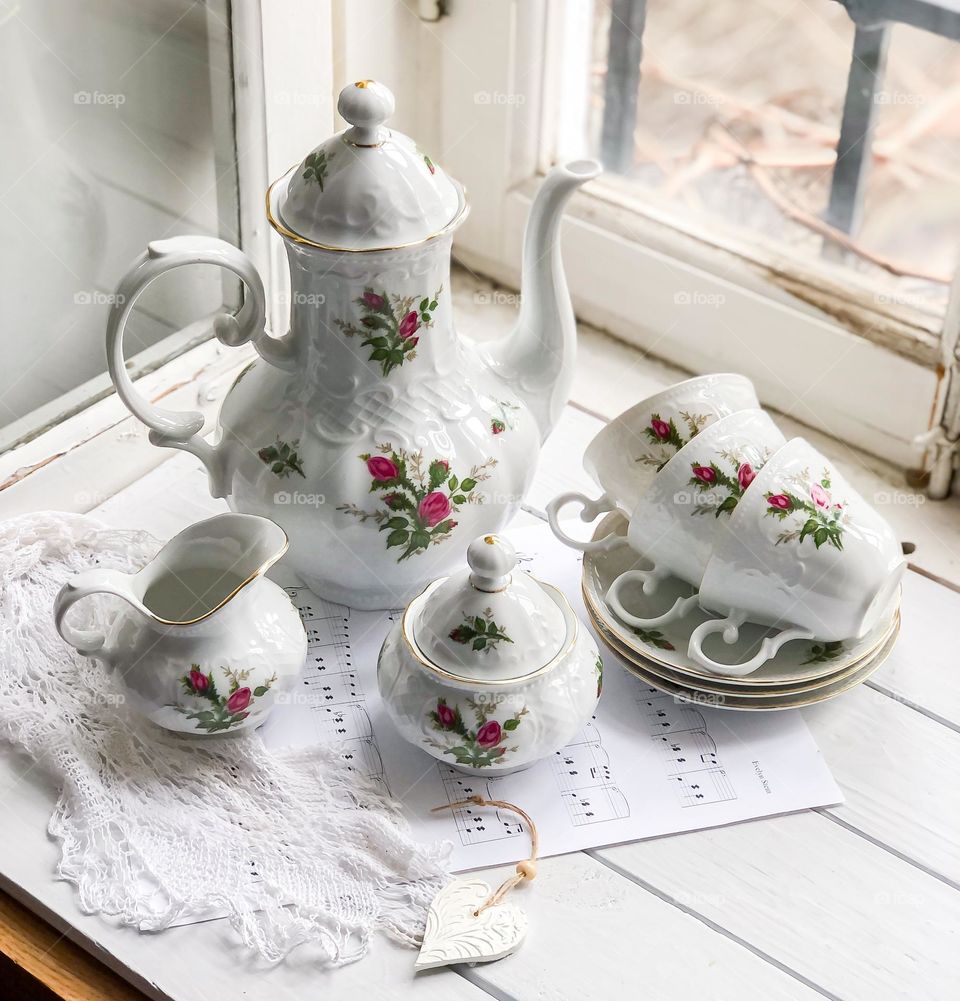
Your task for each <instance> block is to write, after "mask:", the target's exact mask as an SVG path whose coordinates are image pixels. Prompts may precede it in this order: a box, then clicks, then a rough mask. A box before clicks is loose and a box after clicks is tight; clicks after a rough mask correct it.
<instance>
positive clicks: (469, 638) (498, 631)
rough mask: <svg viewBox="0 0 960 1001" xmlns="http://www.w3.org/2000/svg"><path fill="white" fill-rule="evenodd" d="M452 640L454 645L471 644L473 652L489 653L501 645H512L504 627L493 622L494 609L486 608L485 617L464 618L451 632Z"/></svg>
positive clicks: (466, 616)
mask: <svg viewBox="0 0 960 1001" xmlns="http://www.w3.org/2000/svg"><path fill="white" fill-rule="evenodd" d="M448 635H449V636H450V639H452V640H453V642H454V643H462V644H464V645H465V646H466V645H467V644H468V643H469V644H470V649H471V650H478V651H479V650H482V651H485V652H489V651H490V650H495V649H496V648H497V645H498V644H499V643H512V642H513V640H512V639H510V637H509V636H508V635H507V633H506V631H505V630H504V628H503V626H498V625H497V623H496V622H494V620H493V609H492V608H485V609H484V610H483V615H466V614H464V616H463V622H461V623H460V625H458V626H454V627H453V629H451V630H450V632H449V634H448Z"/></svg>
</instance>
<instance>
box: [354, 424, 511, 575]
mask: <svg viewBox="0 0 960 1001" xmlns="http://www.w3.org/2000/svg"><path fill="white" fill-rule="evenodd" d="M377 448H378V449H379V450H380V455H371V454H370V453H369V452H364V453H362V454H361V455H360V459H361V460H362V461H363V462H365V463H366V465H367V472H368V473H369V474H370V479H371V481H372V482H371V484H370V492H371V493H379V494H380V503H381V505H382V507H380V508H378V509H377V510H375V511H366V510H363V509H362V508H359V507H357V506H356V505H354V504H341V505H340V506H339V507H338V508H337V510H338V511H341V512H343V513H344V514H347V515H350V516H352V517H354V518H359V520H360V521H361V522H367V521H371V522H373V523H374V524H375V525H377V527H378V529H379V531H381V532H387V533H388V534H387V537H386V546H387V549H394V548H397V549H402V552H401V553H400V555H399V556H398V557H397V562H398V563H400V562H402V561H403V560H405V559H408V558H409V557H411V556H415V555H417V554H418V553H422V552H424V551H425V550H426V549H427V547H428V546H431V545H435V544H436V543H438V542H442V541H443V540H444V539H445V538H447V537H448V536H449V535H450V533H451V532H452V531H453V530H454V529H455V528H456V527H457V522H456V520H455V519H454V518H453V517H452V515H454V514H456V513H457V511H459V510H460V508H461V507H462V506H463V505H465V504H482V503H483V496H482V495H481V494H480V493H479V492H478V491H477V489H476V487H477V484H479V483H480V482H482V481H483V480H487V479H489V478H490V470H491V469H493V467H494V466H496V464H497V460H496V459H494V458H488V459H486V460H485V461H484V462H483V463H480V464H478V465H475V466H473V467H472V468H471V469H470V473H469V475H468V476H465V477H464V478H463V479H460V478H459V477H458V476H456V475H455V474H454V473H453V472H451V470H450V463H449V462H448V461H447V460H446V459H433V460H432V461H431V462H430V463H429V464H428V465H427V466H426V468H425V467H424V462H425V459H424V455H423V449H417V451H415V452H408V451H406V450H405V449H402V448H397V449H395V448H394V447H393V446H392V445H391V444H390V443H389V442H384V443H383V444H381V445H378V446H377Z"/></svg>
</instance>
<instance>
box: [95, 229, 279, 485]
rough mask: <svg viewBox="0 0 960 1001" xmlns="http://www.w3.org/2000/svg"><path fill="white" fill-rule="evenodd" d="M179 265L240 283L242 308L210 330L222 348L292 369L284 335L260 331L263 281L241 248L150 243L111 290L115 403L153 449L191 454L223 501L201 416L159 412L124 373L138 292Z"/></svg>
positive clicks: (189, 240)
mask: <svg viewBox="0 0 960 1001" xmlns="http://www.w3.org/2000/svg"><path fill="white" fill-rule="evenodd" d="M185 264H216V265H219V266H220V267H222V268H226V269H227V270H228V271H232V272H233V273H234V274H235V275H237V277H238V278H240V279H241V281H243V283H244V284H245V285H246V293H247V294H246V295H244V300H243V306H241V308H240V310H239V312H238V313H237V314H236V315H233V314H231V313H219V314H218V315H217V316H216V317H215V318H214V321H213V331H214V333H215V334H216V336H217V339H218V340H219V341H220V342H221V343H222V344H227V345H229V346H231V347H238V346H239V345H241V344H245V343H246V342H247V341H252V342H253V346H254V347H255V348H256V350H257V352H258V354H260V355H261V356H262V357H263V358H264V359H266V360H267V361H268V362H270V364H271V365H276V366H277V367H278V368H282V369H285V370H287V371H293V370H294V369H295V368H296V367H297V362H296V358H295V357H294V350H293V342H292V341H291V339H290V334H289V333H288V334H287V335H286V336H284V337H281V338H277V337H271V336H270V335H269V334H267V332H266V330H265V329H264V322H265V318H266V298H265V296H264V292H263V282H262V281H261V280H260V275H259V274H258V273H257V269H256V268H255V267H254V266H253V262H252V261H251V260H250V258H249V257H247V255H246V254H245V253H243V251H242V250H238V249H237V248H236V247H234V246H233V245H232V244H229V243H227V242H226V241H224V240H218V239H217V238H216V237H212V236H175V237H171V238H170V239H168V240H155V241H153V242H152V243H150V244H148V245H147V249H146V251H144V253H143V254H141V255H140V257H139V258H137V260H136V261H135V262H134V263H133V265H132V266H131V268H130V270H129V271H128V272H127V273H126V274H125V275H124V276H123V278H122V279H121V281H120V284H119V285H118V286H117V292H116V296H115V298H114V302H113V305H112V306H111V308H110V316H109V319H108V320H107V367H108V368H109V370H110V378H111V379H113V384H114V386H116V389H117V393H118V395H119V396H120V399H121V400H123V402H124V404H125V405H126V407H127V409H128V410H130V412H131V413H132V414H134V415H135V416H136V417H138V418H139V419H140V420H141V421H143V423H144V424H146V425H147V427H149V428H150V441H151V442H152V443H153V444H154V445H165V446H168V447H170V448H180V449H183V450H184V451H187V452H191V453H192V454H193V455H195V456H197V458H198V459H200V461H201V462H202V463H203V464H204V466H205V467H206V469H207V472H208V474H209V476H210V491H211V493H212V494H213V495H214V497H223V496H225V495H226V493H227V492H228V486H227V484H226V483H224V482H223V474H222V470H221V468H220V462H219V456H218V455H217V451H216V449H215V448H214V446H212V445H211V444H210V443H209V442H207V441H206V440H205V439H204V438H202V437H201V436H200V431H201V430H202V428H203V414H201V413H199V412H197V411H192V412H188V413H177V412H176V411H174V410H165V409H164V408H163V407H158V406H156V405H155V404H154V403H151V402H150V401H149V400H146V399H144V397H143V396H141V395H140V393H138V392H137V390H136V388H135V387H134V385H133V382H132V381H131V379H130V376H129V374H128V373H127V368H126V365H125V363H124V357H123V331H124V328H125V327H126V324H127V320H128V318H129V316H130V313H131V311H132V310H133V307H134V304H135V303H136V301H137V299H138V298H139V296H140V293H141V292H143V290H144V289H145V288H146V287H147V286H148V285H149V284H150V283H151V282H152V281H154V280H155V279H157V278H159V277H160V275H162V274H165V273H166V272H167V271H172V270H173V269H174V268H179V267H183V266H184V265H185Z"/></svg>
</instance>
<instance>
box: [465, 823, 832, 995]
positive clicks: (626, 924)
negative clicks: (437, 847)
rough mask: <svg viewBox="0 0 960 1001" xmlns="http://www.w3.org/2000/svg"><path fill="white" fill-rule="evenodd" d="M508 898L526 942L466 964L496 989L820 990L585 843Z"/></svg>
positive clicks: (492, 876)
mask: <svg viewBox="0 0 960 1001" xmlns="http://www.w3.org/2000/svg"><path fill="white" fill-rule="evenodd" d="M667 840H673V839H667ZM679 840H683V839H682V838H681V839H679ZM510 871H511V868H510V867H502V868H498V869H495V870H490V871H487V872H484V873H483V877H484V878H485V879H487V881H488V882H489V883H490V885H491V886H497V885H499V882H500V881H501V880H503V879H504V878H506V876H507V875H509V873H510ZM707 892H709V891H707ZM509 899H510V900H511V901H512V902H513V903H516V904H519V905H521V906H522V907H523V909H524V910H525V911H526V912H527V916H528V918H529V922H530V930H529V932H528V934H527V940H526V943H525V944H524V945H523V947H522V948H521V949H520V950H519V951H518V952H516V953H514V954H513V955H512V956H508V957H507V958H506V959H502V960H500V961H499V962H497V963H492V964H487V965H479V966H475V967H474V968H473V969H472V970H471V971H469V972H467V973H466V974H465V975H466V976H468V977H469V978H470V979H471V980H472V981H473V982H474V983H477V984H480V985H481V986H483V987H486V988H487V989H489V990H490V991H491V993H495V994H496V996H498V997H499V996H501V995H502V994H508V995H512V996H513V997H517V998H523V999H532V998H536V999H537V1001H567V999H571V998H577V999H582V1001H593V999H596V1001H610V999H612V998H620V997H622V998H670V999H676V1001H681V999H683V1001H693V999H707V998H709V999H714V998H717V999H719V998H737V999H738V1001H748V999H752V998H756V999H758V1001H761V999H762V1001H774V999H778V1001H779V999H784V998H794V999H809V1001H812V999H814V998H816V999H818V1001H819V999H820V997H821V995H820V994H819V993H818V992H817V991H816V990H814V989H812V988H811V987H810V986H808V985H807V984H805V983H804V982H803V981H802V980H801V979H798V978H796V977H794V976H791V975H790V973H788V972H785V971H784V970H781V969H778V968H777V967H776V966H774V965H772V964H770V963H768V962H766V961H765V960H764V959H763V958H761V957H759V956H757V955H756V954H754V953H753V952H751V951H750V950H749V949H744V948H743V947H742V946H740V945H739V944H737V943H736V942H734V941H731V940H730V939H729V938H726V937H724V936H722V935H718V934H717V933H716V932H715V931H713V930H712V929H711V928H710V927H708V926H707V925H705V924H704V923H703V922H701V921H699V920H697V919H696V918H694V917H691V916H690V915H689V914H686V913H684V912H683V911H682V910H680V909H678V908H676V907H673V906H672V905H671V904H669V903H667V902H666V901H664V900H661V899H659V898H658V897H657V896H656V895H655V894H653V893H649V892H647V891H646V890H644V889H643V888H641V887H640V886H638V885H636V884H635V883H633V882H631V881H630V880H627V879H624V878H623V877H622V876H621V875H620V874H618V873H617V872H615V871H613V870H612V869H610V868H609V867H607V866H605V865H602V864H601V863H600V862H598V861H596V860H594V859H593V858H590V857H589V856H588V855H586V854H584V853H582V852H578V853H576V854H573V855H562V856H558V857H556V858H550V859H544V860H543V861H541V862H540V863H539V864H538V872H537V878H536V879H535V880H534V881H533V882H532V883H530V884H529V885H527V886H524V887H522V888H520V889H519V890H515V891H513V893H512V894H511V895H510V898H509Z"/></svg>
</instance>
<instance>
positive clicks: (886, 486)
mask: <svg viewBox="0 0 960 1001" xmlns="http://www.w3.org/2000/svg"><path fill="white" fill-rule="evenodd" d="M451 285H452V291H453V299H454V311H455V316H456V322H457V329H458V330H459V332H460V333H462V334H464V335H465V336H468V337H473V338H476V339H478V340H486V339H490V338H493V337H497V336H499V335H501V334H502V333H504V332H505V331H507V330H509V329H510V328H511V326H512V325H513V323H514V322H515V321H516V311H517V308H518V305H519V298H518V296H517V293H516V292H514V291H512V290H509V289H504V288H501V287H500V286H498V285H496V284H494V283H493V282H492V281H490V280H488V279H486V278H484V277H482V276H479V275H475V274H473V273H472V272H470V271H469V270H468V269H466V268H464V267H456V268H455V269H454V271H453V275H452V279H451ZM577 329H578V337H579V353H578V356H577V371H576V375H575V378H574V384H573V389H572V390H571V396H570V405H571V407H573V408H576V410H577V411H579V413H580V415H581V416H582V420H583V422H584V423H585V424H587V425H588V427H587V428H580V429H579V430H580V433H581V434H584V433H585V434H587V435H588V436H592V434H593V433H595V432H594V429H593V426H590V425H595V426H597V427H598V426H599V424H597V423H596V422H598V421H608V420H610V419H612V418H613V417H615V416H616V415H617V414H619V413H621V412H623V411H624V410H626V409H627V408H628V407H630V406H632V405H633V404H635V403H637V402H638V401H639V400H641V399H643V398H644V397H645V396H650V395H652V394H653V393H656V392H659V391H660V390H661V389H664V388H665V387H666V386H669V385H671V384H672V383H674V382H678V381H680V380H681V379H686V378H689V377H690V376H691V375H692V374H694V373H691V372H689V371H685V370H683V369H680V368H677V367H675V366H673V365H669V364H667V363H665V362H663V361H660V360H658V359H656V358H653V357H651V356H649V355H646V354H644V353H643V352H642V351H641V350H639V349H638V348H636V347H634V346H633V345H630V344H627V343H625V342H624V341H621V340H619V339H617V338H615V337H612V336H611V335H609V334H607V333H604V332H602V331H600V330H598V329H597V328H595V327H592V326H590V325H588V324H585V323H579V324H578V328H577ZM769 409H770V410H771V411H772V413H773V415H774V418H775V420H776V422H777V424H778V425H779V427H780V428H781V430H782V431H783V432H784V434H785V435H787V437H788V438H790V437H796V436H801V437H803V438H806V439H807V440H808V441H809V442H810V443H811V444H812V445H813V446H814V447H815V448H817V449H819V450H820V451H821V452H823V454H824V455H826V456H827V457H828V458H829V459H831V461H833V462H835V463H836V464H837V466H838V467H839V468H840V469H841V470H842V471H843V473H844V475H845V476H846V477H847V479H848V480H849V481H850V483H851V484H852V485H853V486H854V487H855V488H856V489H857V490H858V491H859V492H860V493H861V494H862V495H863V496H864V497H865V498H866V499H867V500H868V501H870V502H871V503H873V504H875V505H876V506H877V507H878V509H879V510H880V511H881V513H883V515H884V516H885V517H886V518H887V519H888V520H889V521H890V523H891V524H892V525H893V526H894V529H895V531H896V532H897V535H898V537H899V538H900V539H901V541H902V542H904V543H908V542H909V543H912V544H913V545H914V546H915V547H916V550H915V552H914V553H913V555H911V557H910V561H911V565H913V566H915V567H916V568H918V569H920V570H921V571H923V572H925V573H927V574H929V575H931V576H934V577H936V578H938V579H941V580H944V581H946V582H949V583H952V584H954V585H955V586H958V587H960V498H958V497H957V496H952V497H950V498H948V499H947V500H944V501H931V500H929V499H928V498H927V496H926V495H925V494H924V493H923V492H921V491H917V490H914V489H912V488H910V487H908V486H907V485H906V483H905V479H904V474H903V472H902V470H900V469H898V468H897V467H896V466H894V465H892V464H891V463H888V462H884V461H883V460H882V459H880V458H877V457H876V456H874V455H870V454H868V453H866V452H863V451H861V450H859V449H856V448H853V447H852V446H850V445H847V444H845V443H844V442H842V441H840V440H838V439H837V438H832V437H830V436H829V435H826V434H824V433H823V432H821V431H818V430H816V429H814V428H811V427H809V426H807V425H805V424H802V423H800V422H799V421H797V420H795V419H794V418H792V417H788V416H786V415H784V414H782V413H780V412H778V411H777V408H776V406H775V405H774V406H770V408H769ZM587 440H589V438H588V439H587ZM584 443H585V442H584ZM569 444H570V443H569V442H567V445H566V447H565V454H566V460H565V461H566V463H567V464H569V454H570V449H569ZM549 448H550V442H549V441H548V443H547V445H546V449H547V451H548V452H549Z"/></svg>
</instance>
